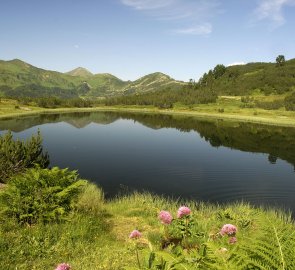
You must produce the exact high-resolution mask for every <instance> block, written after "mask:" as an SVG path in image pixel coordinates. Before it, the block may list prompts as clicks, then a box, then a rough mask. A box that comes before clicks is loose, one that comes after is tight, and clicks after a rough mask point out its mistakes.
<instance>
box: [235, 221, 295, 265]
mask: <svg viewBox="0 0 295 270" xmlns="http://www.w3.org/2000/svg"><path fill="white" fill-rule="evenodd" d="M257 225H258V226H257V228H259V230H258V229H257V231H256V232H255V234H254V235H253V238H248V239H245V240H246V241H244V242H243V244H241V245H240V246H239V249H238V250H237V252H236V253H235V254H233V256H232V258H230V259H231V260H232V261H234V262H235V263H236V264H237V266H239V269H243V270H244V269H245V270H246V269H257V270H293V269H295V231H294V225H292V224H287V223H286V222H284V220H283V219H281V218H275V217H274V218H273V219H272V220H270V219H269V218H266V217H264V218H263V217H262V218H261V219H260V221H259V224H257Z"/></svg>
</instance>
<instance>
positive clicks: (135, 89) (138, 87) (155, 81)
mask: <svg viewBox="0 0 295 270" xmlns="http://www.w3.org/2000/svg"><path fill="white" fill-rule="evenodd" d="M184 85H185V83H184V82H180V81H175V80H173V79H172V78H170V77H169V76H168V75H166V74H163V73H161V72H155V73H152V74H149V75H146V76H144V77H142V78H140V79H138V80H136V81H134V82H131V83H129V84H128V85H127V86H126V87H125V88H124V93H125V94H134V93H144V92H149V91H157V90H162V89H168V88H179V87H182V86H184Z"/></svg>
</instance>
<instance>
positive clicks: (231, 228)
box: [220, 224, 238, 236]
mask: <svg viewBox="0 0 295 270" xmlns="http://www.w3.org/2000/svg"><path fill="white" fill-rule="evenodd" d="M237 230H238V229H237V227H236V226H235V225H232V224H225V225H223V227H222V228H221V230H220V234H221V235H225V234H227V235H229V236H232V235H235V234H236V232H237Z"/></svg>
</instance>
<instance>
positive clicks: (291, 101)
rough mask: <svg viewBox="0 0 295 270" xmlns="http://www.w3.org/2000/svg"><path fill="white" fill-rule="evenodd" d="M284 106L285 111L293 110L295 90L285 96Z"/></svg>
mask: <svg viewBox="0 0 295 270" xmlns="http://www.w3.org/2000/svg"><path fill="white" fill-rule="evenodd" d="M285 107H286V110H287V111H295V92H294V93H293V94H292V95H290V96H287V97H286V98H285Z"/></svg>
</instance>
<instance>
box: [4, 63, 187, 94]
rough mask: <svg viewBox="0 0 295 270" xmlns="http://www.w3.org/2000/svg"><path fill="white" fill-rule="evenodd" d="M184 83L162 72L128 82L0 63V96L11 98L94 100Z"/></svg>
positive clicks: (81, 71)
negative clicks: (54, 97) (89, 98)
mask: <svg viewBox="0 0 295 270" xmlns="http://www.w3.org/2000/svg"><path fill="white" fill-rule="evenodd" d="M183 84H184V83H183V82H178V81H176V80H174V79H172V78H170V77H169V76H167V75H165V74H162V73H153V74H150V75H147V76H144V77H142V78H140V79H138V80H136V81H134V82H131V81H123V80H121V79H119V78H117V77H115V76H113V75H111V74H108V73H102V74H92V73H91V72H90V71H88V70H87V69H85V68H82V67H78V68H76V69H74V70H72V71H70V72H67V73H61V72H56V71H49V70H45V69H41V68H37V67H34V66H32V65H30V64H28V63H26V62H23V61H21V60H19V59H14V60H11V61H3V60H0V95H1V93H2V95H5V96H10V97H20V96H22V97H26V96H27V97H42V96H56V97H61V98H73V97H79V96H84V97H91V98H96V97H107V96H117V95H128V94H131V93H141V92H148V91H155V90H162V89H165V88H167V87H172V88H173V87H179V86H180V85H183Z"/></svg>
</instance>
